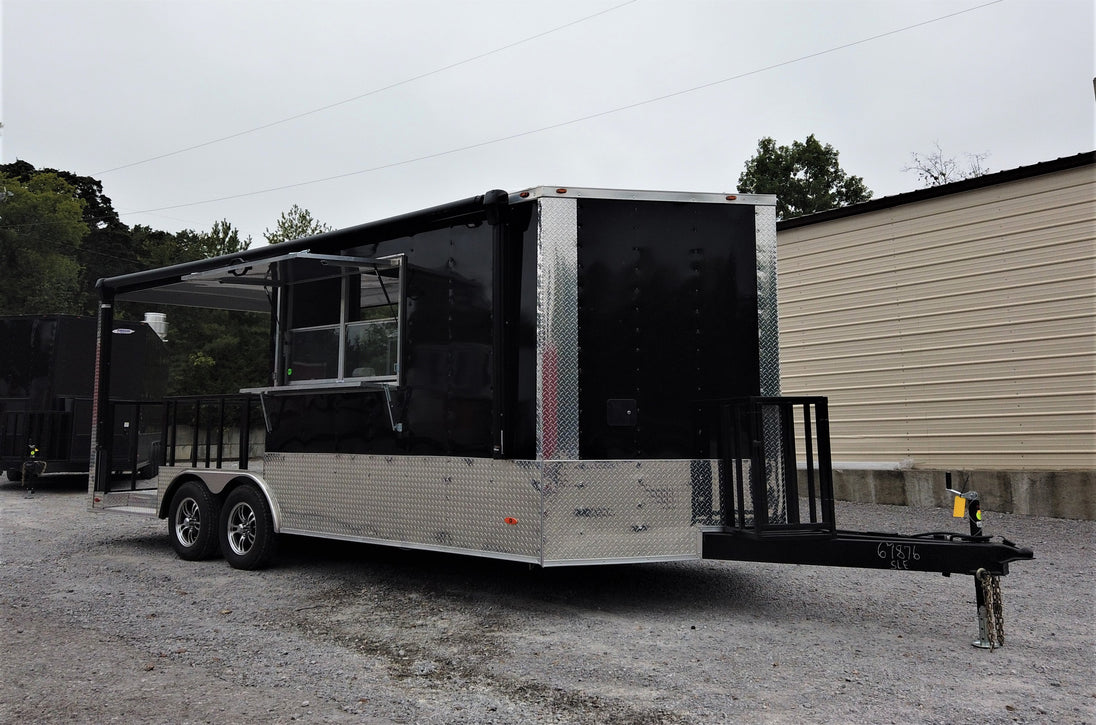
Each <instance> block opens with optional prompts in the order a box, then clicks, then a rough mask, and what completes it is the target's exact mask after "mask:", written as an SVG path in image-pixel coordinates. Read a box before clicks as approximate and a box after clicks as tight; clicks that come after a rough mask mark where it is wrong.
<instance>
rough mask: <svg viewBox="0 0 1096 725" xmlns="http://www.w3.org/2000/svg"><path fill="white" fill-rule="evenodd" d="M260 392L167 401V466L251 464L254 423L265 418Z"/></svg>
mask: <svg viewBox="0 0 1096 725" xmlns="http://www.w3.org/2000/svg"><path fill="white" fill-rule="evenodd" d="M259 406H260V401H259V396H258V395H247V394H234V395H188V396H179V397H172V398H167V399H165V400H164V419H163V439H162V443H163V449H164V454H165V457H164V462H165V465H168V466H176V465H184V466H190V467H192V468H197V467H203V468H223V467H224V466H225V465H226V464H234V465H235V467H238V468H240V469H241V470H246V469H247V467H248V459H249V458H250V449H251V446H252V426H253V425H254V424H256V423H260V422H261V421H262V414H261V411H260V410H259Z"/></svg>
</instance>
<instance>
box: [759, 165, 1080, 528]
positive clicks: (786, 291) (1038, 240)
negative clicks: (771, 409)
mask: <svg viewBox="0 0 1096 725" xmlns="http://www.w3.org/2000/svg"><path fill="white" fill-rule="evenodd" d="M777 229H778V233H777V238H778V242H777V243H778V258H779V259H778V264H779V277H778V279H779V299H780V341H781V342H780V354H781V382H782V386H783V392H784V394H786V395H798V394H804V395H806V394H821V395H827V396H829V399H830V420H831V431H832V444H833V459H834V461H835V469H837V471H836V472H835V473H836V483H837V491H838V495H839V496H840V497H842V498H847V499H852V500H862V501H875V502H879V503H909V504H918V505H932V504H936V505H944V504H946V503H947V502H948V499H947V497H946V495H945V493H944V490H943V489H944V472H945V471H954V472H957V474H958V479H957V482H958V483H960V484H961V485H964V484H965V485H966V487H967V488H968V489H970V488H974V489H976V490H978V491H979V492H980V493H982V495H983V501H984V504H985V506H986V507H987V508H989V509H992V510H999V511H1015V512H1019V513H1035V514H1044V515H1053V516H1065V517H1071V518H1096V474H1094V471H1096V152H1094V153H1086V154H1080V155H1078V156H1074V157H1070V158H1066V159H1059V160H1057V161H1051V162H1047V163H1043V164H1038V165H1035V166H1030V167H1023V168H1019V169H1014V170H1011V171H1004V172H1000V173H996V174H990V175H987V176H982V177H979V178H977V179H971V180H967V181H962V182H957V183H953V184H948V185H945V186H940V187H934V188H930V189H923V190H920V191H915V192H911V193H908V194H902V195H899V196H894V197H887V198H883V199H878V200H875V201H870V202H867V203H864V204H859V205H856V206H852V207H845V208H842V209H836V210H833V211H830V212H825V213H822V214H814V215H811V216H807V217H799V218H796V219H791V220H788V221H784V222H781V223H780V224H779V225H778V227H777Z"/></svg>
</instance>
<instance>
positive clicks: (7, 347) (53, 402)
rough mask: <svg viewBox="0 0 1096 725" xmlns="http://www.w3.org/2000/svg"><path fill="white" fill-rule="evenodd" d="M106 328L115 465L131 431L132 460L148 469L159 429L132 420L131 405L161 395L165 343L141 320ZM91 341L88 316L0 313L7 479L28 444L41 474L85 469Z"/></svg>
mask: <svg viewBox="0 0 1096 725" xmlns="http://www.w3.org/2000/svg"><path fill="white" fill-rule="evenodd" d="M110 330H111V338H112V342H113V348H114V355H115V366H114V371H113V375H112V378H111V386H110V389H111V392H110V396H111V399H112V400H113V401H115V405H116V407H117V411H118V413H117V415H116V416H115V418H116V420H115V426H114V428H113V435H112V436H111V438H112V440H113V447H114V449H113V453H114V456H113V458H114V460H115V470H123V469H126V468H127V467H128V466H130V462H131V459H132V458H133V456H132V455H131V444H132V442H133V441H132V440H131V433H135V434H138V435H137V436H136V443H137V446H138V450H137V455H136V463H137V467H138V468H141V467H143V468H144V469H145V470H144V473H151V472H152V469H151V468H150V467H149V466H150V462H151V460H152V451H151V447H152V446H153V445H154V444H155V442H157V441H158V440H159V433H158V430H148V429H146V430H144V431H137V429H136V428H135V427H134V426H136V425H137V423H136V421H137V410H136V406H137V405H138V404H140V403H149V402H151V401H158V400H159V399H160V398H162V397H163V394H164V390H165V388H166V380H167V361H166V355H165V350H164V343H163V341H162V340H160V338H159V337H158V336H157V335H156V333H155V332H153V331H152V329H151V328H150V327H149V326H148V325H147V324H145V323H143V322H122V321H119V322H117V323H114V324H113V325H112V326H111V328H110ZM95 344H96V320H95V318H94V317H77V316H73V315H12V316H2V317H0V470H2V471H5V472H6V473H7V476H8V478H9V479H10V480H12V481H19V480H21V479H22V467H23V464H24V463H25V462H26V461H27V460H28V458H29V454H30V449H31V447H32V446H33V447H35V448H37V451H38V452H37V455H36V456H35V457H34V458H35V460H36V461H38V462H39V463H44V464H45V473H47V474H49V473H66V472H67V473H72V472H84V473H86V472H87V471H88V470H89V467H90V460H91V426H90V423H91V420H92V417H91V410H92V399H93V395H94V376H95ZM157 422H158V421H157Z"/></svg>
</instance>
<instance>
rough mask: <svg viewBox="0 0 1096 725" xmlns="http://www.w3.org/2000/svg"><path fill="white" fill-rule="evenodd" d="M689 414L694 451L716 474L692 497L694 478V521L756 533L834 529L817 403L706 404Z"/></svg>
mask: <svg viewBox="0 0 1096 725" xmlns="http://www.w3.org/2000/svg"><path fill="white" fill-rule="evenodd" d="M697 414H698V415H697V432H698V454H699V455H701V456H703V457H706V458H711V459H715V460H717V461H718V462H719V474H718V476H717V477H715V478H717V479H718V480H717V481H712V482H711V484H710V485H711V486H712V487H713V490H712V491H711V492H710V493H709V492H707V491H701V492H700V494H699V496H698V495H697V491H696V482H695V481H694V518H695V519H696V520H698V521H699V522H701V523H706V524H710V525H719V526H724V527H728V528H736V529H752V530H754V531H755V532H757V533H767V532H778V531H787V530H794V531H802V530H808V529H818V530H833V529H834V528H835V524H834V506H833V473H832V469H831V461H830V435H829V412H828V408H827V404H826V399H825V398H823V397H786V398H784V397H768V398H767V397H754V398H742V399H736V400H727V401H714V402H706V403H703V404H701V405H699V406H698V407H697ZM697 500H701V501H703V502H704V503H705V504H706V503H707V502H708V501H711V510H710V511H709V512H705V511H702V510H701V511H698V509H697V507H696V501H697ZM803 502H805V503H806V510H805V511H804V507H803V506H802V503H803ZM697 514H699V515H697ZM705 514H706V515H705Z"/></svg>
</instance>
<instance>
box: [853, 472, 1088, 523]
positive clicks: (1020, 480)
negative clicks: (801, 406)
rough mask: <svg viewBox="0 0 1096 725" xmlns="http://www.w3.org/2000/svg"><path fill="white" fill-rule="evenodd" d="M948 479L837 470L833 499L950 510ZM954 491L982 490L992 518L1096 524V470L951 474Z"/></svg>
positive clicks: (923, 474)
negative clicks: (1038, 518)
mask: <svg viewBox="0 0 1096 725" xmlns="http://www.w3.org/2000/svg"><path fill="white" fill-rule="evenodd" d="M945 477H946V472H945V471H933V470H922V469H899V470H895V469H889V470H879V469H834V472H833V490H834V497H835V498H836V499H838V500H841V501H855V502H860V503H881V504H894V505H900V506H938V507H942V508H948V509H950V508H951V506H952V496H951V494H949V493H947V491H945V490H944V489H945ZM952 488H955V489H957V490H960V491H970V490H974V491H977V492H978V493H979V494H980V496H981V501H982V508H983V509H984V510H985V511H986V512H987V513H992V512H994V511H998V512H1001V513H1015V514H1026V515H1032V516H1053V517H1055V518H1063V519H1088V520H1096V471H952Z"/></svg>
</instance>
